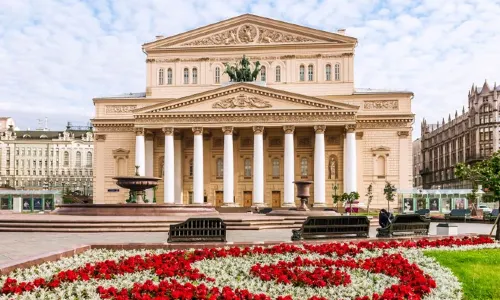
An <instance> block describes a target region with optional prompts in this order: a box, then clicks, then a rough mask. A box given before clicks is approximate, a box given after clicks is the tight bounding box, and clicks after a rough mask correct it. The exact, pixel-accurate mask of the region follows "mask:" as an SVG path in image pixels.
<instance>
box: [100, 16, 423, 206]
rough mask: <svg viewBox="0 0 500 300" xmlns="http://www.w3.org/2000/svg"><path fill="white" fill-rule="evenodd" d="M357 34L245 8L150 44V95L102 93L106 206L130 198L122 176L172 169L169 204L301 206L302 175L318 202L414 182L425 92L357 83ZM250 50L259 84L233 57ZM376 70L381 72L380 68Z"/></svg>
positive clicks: (167, 178)
mask: <svg viewBox="0 0 500 300" xmlns="http://www.w3.org/2000/svg"><path fill="white" fill-rule="evenodd" d="M356 45H357V40H356V38H354V37H349V36H347V35H345V31H344V30H339V31H337V32H334V33H332V32H326V31H321V30H317V29H312V28H307V27H303V26H299V25H295V24H290V23H285V22H281V21H277V20H272V19H268V18H263V17H260V16H255V15H242V16H238V17H235V18H232V19H228V20H225V21H221V22H219V23H215V24H211V25H208V26H205V27H201V28H198V29H194V30H191V31H188V32H185V33H181V34H178V35H174V36H170V37H163V36H157V37H156V40H155V41H152V42H148V43H146V44H144V45H143V46H142V47H143V51H144V53H146V57H145V68H146V87H145V90H144V92H139V93H130V94H123V95H118V96H111V97H99V98H95V99H93V101H94V105H95V118H94V119H93V125H94V128H95V142H94V152H95V164H94V165H95V170H94V203H120V202H124V200H125V199H126V198H127V192H128V191H126V190H124V189H120V188H118V187H117V186H116V184H115V180H113V177H115V176H118V175H134V173H135V166H138V172H139V174H140V175H147V176H156V177H161V178H162V179H161V181H160V184H159V187H158V189H157V190H156V191H154V196H153V194H152V193H153V191H150V192H149V194H148V198H149V199H152V198H153V197H155V198H156V200H157V203H177V204H200V203H210V204H213V205H216V206H224V205H226V206H233V205H235V206H246V207H250V206H269V207H283V206H292V205H295V201H296V198H295V186H294V184H293V181H294V180H311V181H314V184H313V187H312V195H311V196H312V197H311V199H312V201H311V202H312V203H310V204H312V205H314V206H325V205H326V206H331V205H332V194H333V193H334V190H333V187H334V186H335V185H336V186H337V187H338V189H337V193H339V194H340V193H342V192H344V191H347V192H350V191H358V192H359V193H360V195H361V196H362V197H361V200H362V201H366V200H365V199H364V198H365V197H364V195H365V194H366V189H367V187H368V185H369V184H370V183H372V184H373V187H374V194H375V197H374V201H373V203H372V207H382V206H383V205H386V202H385V200H384V196H383V188H384V185H385V181H386V180H387V181H390V182H391V183H392V184H394V185H395V186H396V187H397V188H410V187H411V185H412V173H411V170H412V169H411V163H412V160H411V159H412V154H411V152H412V143H411V130H412V128H411V126H412V122H413V118H414V115H413V113H412V111H411V100H412V97H413V93H411V92H408V91H391V90H376V89H360V88H356V87H355V84H354V58H355V55H354V50H355V47H356ZM244 55H245V56H246V57H247V58H248V59H249V60H250V62H251V68H252V69H253V68H254V67H253V66H254V64H255V63H256V62H257V61H258V62H259V63H260V66H261V70H260V72H259V74H258V76H257V80H256V81H254V82H245V83H238V82H230V80H229V77H228V74H226V73H225V72H224V71H225V65H224V63H229V64H234V63H236V62H237V61H240V60H241V59H242V57H243V56H244ZM370 71H372V72H373V76H378V75H377V73H378V72H377V70H370Z"/></svg>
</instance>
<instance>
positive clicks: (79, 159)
mask: <svg viewBox="0 0 500 300" xmlns="http://www.w3.org/2000/svg"><path fill="white" fill-rule="evenodd" d="M75 164H76V166H77V167H81V166H82V153H81V152H80V151H78V152H76V161H75Z"/></svg>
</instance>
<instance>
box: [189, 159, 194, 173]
mask: <svg viewBox="0 0 500 300" xmlns="http://www.w3.org/2000/svg"><path fill="white" fill-rule="evenodd" d="M189 177H193V159H192V158H191V160H189Z"/></svg>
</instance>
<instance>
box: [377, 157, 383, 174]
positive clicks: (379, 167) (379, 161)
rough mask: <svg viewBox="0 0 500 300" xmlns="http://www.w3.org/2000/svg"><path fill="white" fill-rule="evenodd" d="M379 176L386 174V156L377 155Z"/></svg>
mask: <svg viewBox="0 0 500 300" xmlns="http://www.w3.org/2000/svg"><path fill="white" fill-rule="evenodd" d="M376 171H377V174H376V175H377V176H385V157H383V156H382V155H380V156H379V157H377V165H376Z"/></svg>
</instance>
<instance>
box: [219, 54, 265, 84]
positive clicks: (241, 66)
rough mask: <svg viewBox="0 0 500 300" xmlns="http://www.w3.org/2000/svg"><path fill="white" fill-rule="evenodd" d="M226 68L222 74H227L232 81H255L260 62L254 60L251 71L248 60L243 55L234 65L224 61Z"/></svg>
mask: <svg viewBox="0 0 500 300" xmlns="http://www.w3.org/2000/svg"><path fill="white" fill-rule="evenodd" d="M224 66H225V67H226V70H225V71H224V74H227V75H228V76H229V78H230V79H231V81H232V82H248V81H255V79H256V78H257V75H259V72H260V69H261V67H260V62H258V61H257V62H255V68H254V69H253V71H252V70H251V69H250V61H249V60H248V58H246V57H245V55H243V58H242V59H241V60H240V61H238V62H237V63H236V64H234V65H229V64H228V63H224Z"/></svg>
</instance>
